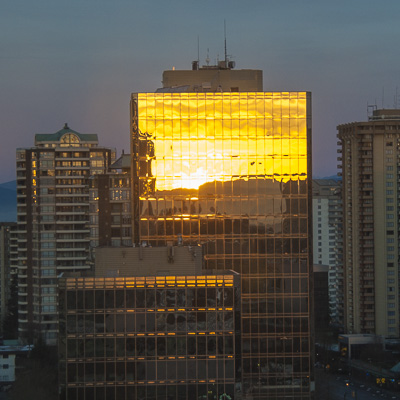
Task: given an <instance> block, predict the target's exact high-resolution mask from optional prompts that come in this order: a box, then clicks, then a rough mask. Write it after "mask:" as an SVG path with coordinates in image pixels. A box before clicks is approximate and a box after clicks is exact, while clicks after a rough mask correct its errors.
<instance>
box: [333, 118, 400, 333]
mask: <svg viewBox="0 0 400 400" xmlns="http://www.w3.org/2000/svg"><path fill="white" fill-rule="evenodd" d="M338 138H339V140H340V141H339V142H338V144H339V146H340V149H339V151H341V153H342V154H341V157H340V158H339V161H340V163H341V168H342V179H343V185H342V193H343V216H344V220H343V221H344V225H343V244H344V248H343V249H344V250H343V260H344V277H345V279H344V287H345V290H344V294H345V297H344V300H345V303H344V305H345V330H346V332H347V333H375V334H378V335H384V336H389V337H390V336H392V337H398V336H399V334H400V332H399V246H398V244H399V229H400V225H399V204H400V203H399V199H400V186H399V182H400V169H399V160H400V110H374V111H373V114H372V115H370V117H369V119H368V121H365V122H353V123H348V124H343V125H339V126H338Z"/></svg>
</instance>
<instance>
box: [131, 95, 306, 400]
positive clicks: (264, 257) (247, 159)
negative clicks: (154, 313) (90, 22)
mask: <svg viewBox="0 0 400 400" xmlns="http://www.w3.org/2000/svg"><path fill="white" fill-rule="evenodd" d="M131 118H132V142H131V143H132V148H131V153H132V171H133V181H132V188H133V214H134V221H135V223H134V226H133V231H134V240H135V242H136V243H141V244H143V243H144V242H145V243H147V244H150V245H152V246H162V245H165V244H166V243H167V242H174V243H175V244H176V243H183V244H184V245H191V244H197V243H201V244H203V247H204V255H205V268H206V269H233V270H235V271H237V272H239V273H240V274H241V277H242V278H241V282H242V301H241V303H242V304H241V307H242V309H241V316H242V346H241V352H242V365H243V368H242V388H241V391H242V396H244V397H243V398H246V396H253V397H252V398H265V396H274V397H273V398H275V397H276V398H279V397H280V396H282V397H285V398H287V399H300V398H301V399H305V398H309V392H310V388H309V381H310V375H311V366H310V365H311V364H310V348H311V346H310V302H309V281H310V271H311V269H310V263H311V258H310V254H309V250H308V249H309V236H310V224H309V216H310V215H311V214H310V186H309V179H308V171H310V167H311V162H310V159H311V157H310V156H311V153H310V152H311V145H310V143H311V135H310V132H311V129H310V128H311V111H310V94H309V93H307V92H282V93H281V92H279V93H275V92H274V93H264V92H257V93H140V94H133V95H132V102H131Z"/></svg>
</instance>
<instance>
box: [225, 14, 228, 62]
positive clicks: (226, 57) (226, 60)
mask: <svg viewBox="0 0 400 400" xmlns="http://www.w3.org/2000/svg"><path fill="white" fill-rule="evenodd" d="M224 44H225V67H227V66H228V56H227V52H226V20H225V19H224Z"/></svg>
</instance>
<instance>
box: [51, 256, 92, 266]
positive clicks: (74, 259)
mask: <svg viewBox="0 0 400 400" xmlns="http://www.w3.org/2000/svg"><path fill="white" fill-rule="evenodd" d="M86 259H87V255H85V256H81V257H73V256H69V257H56V260H57V261H85V260H86ZM63 268H64V267H63Z"/></svg>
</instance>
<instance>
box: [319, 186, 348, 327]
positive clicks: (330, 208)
mask: <svg viewBox="0 0 400 400" xmlns="http://www.w3.org/2000/svg"><path fill="white" fill-rule="evenodd" d="M340 187H341V185H340V182H338V181H335V180H334V179H314V180H313V235H314V236H313V249H314V264H319V265H328V266H329V273H328V285H329V314H330V318H331V322H332V323H333V324H335V325H338V326H342V325H343V265H342V248H343V239H342V234H343V233H342V221H341V219H342V201H341V192H340Z"/></svg>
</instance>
